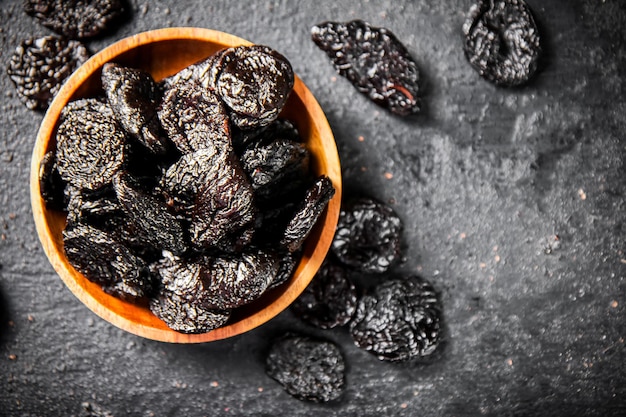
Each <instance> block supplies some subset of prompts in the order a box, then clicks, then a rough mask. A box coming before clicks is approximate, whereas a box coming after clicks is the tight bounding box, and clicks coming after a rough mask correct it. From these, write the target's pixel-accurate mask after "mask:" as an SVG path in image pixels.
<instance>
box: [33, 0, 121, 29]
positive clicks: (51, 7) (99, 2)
mask: <svg viewBox="0 0 626 417" xmlns="http://www.w3.org/2000/svg"><path fill="white" fill-rule="evenodd" d="M124 4H125V3H124V1H122V0H26V1H25V2H24V11H25V12H26V13H27V14H29V15H30V16H33V17H35V18H37V19H38V20H39V22H40V23H41V24H42V25H44V26H45V27H47V28H49V29H52V30H53V31H55V32H57V33H59V34H61V35H64V36H66V37H68V38H70V39H77V38H90V37H94V36H97V35H99V34H100V33H103V32H104V31H105V30H108V29H110V28H112V27H113V25H114V24H116V23H117V22H119V21H121V19H122V18H123V16H124V13H125V10H124Z"/></svg>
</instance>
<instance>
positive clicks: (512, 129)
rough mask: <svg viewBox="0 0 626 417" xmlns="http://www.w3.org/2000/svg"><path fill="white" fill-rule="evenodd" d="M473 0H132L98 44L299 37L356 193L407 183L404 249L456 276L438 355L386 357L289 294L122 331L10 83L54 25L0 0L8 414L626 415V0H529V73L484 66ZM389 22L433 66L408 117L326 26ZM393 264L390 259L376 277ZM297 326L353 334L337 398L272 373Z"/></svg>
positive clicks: (396, 198) (1, 360) (399, 204)
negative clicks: (233, 313) (164, 34)
mask: <svg viewBox="0 0 626 417" xmlns="http://www.w3.org/2000/svg"><path fill="white" fill-rule="evenodd" d="M470 4H471V1H470V0H441V1H435V2H432V1H428V2H427V1H423V0H411V1H408V0H407V1H399V0H394V1H360V2H336V1H333V0H317V1H315V2H304V1H300V2H295V1H247V2H233V1H211V2H204V1H200V0H198V1H185V2H179V1H170V0H168V1H155V2H147V1H142V0H137V1H132V2H131V6H132V9H133V12H134V13H133V16H132V18H131V19H130V20H128V21H127V22H125V23H124V24H123V25H122V26H121V27H119V28H118V29H117V30H116V31H114V32H113V33H110V34H108V35H107V36H106V37H104V38H101V39H98V40H95V41H92V42H90V43H89V46H90V48H91V49H92V51H97V50H99V49H101V48H102V47H104V46H106V45H108V44H110V43H112V42H114V41H116V40H118V39H121V38H123V37H125V36H128V35H131V34H133V33H137V32H140V31H144V30H148V29H154V28H160V27H168V26H200V27H206V28H212V29H217V30H222V31H226V32H230V33H233V34H235V35H238V36H241V37H243V38H246V39H249V40H252V41H254V42H256V43H263V44H267V45H269V46H272V47H274V48H276V49H277V50H279V51H280V52H282V53H283V54H284V55H286V56H287V57H288V58H289V60H290V61H291V62H292V64H293V66H294V69H295V71H296V72H297V73H298V74H299V76H300V77H301V78H302V79H303V81H304V82H305V83H306V84H307V86H308V87H309V88H310V89H311V90H312V92H313V94H314V95H315V96H316V97H317V99H318V100H319V102H320V104H321V106H322V107H323V109H324V111H325V112H326V114H327V116H328V119H329V122H330V124H331V127H332V128H333V131H334V132H335V135H336V140H337V144H338V148H339V153H340V157H341V160H342V165H343V175H344V189H345V190H346V194H347V195H351V194H358V193H367V194H368V195H371V196H374V197H376V198H379V199H380V200H383V201H387V202H390V203H391V204H392V205H393V207H394V209H395V210H396V211H397V212H398V214H399V215H400V216H401V217H402V219H403V221H404V222H405V226H406V228H405V233H404V239H405V246H406V255H405V262H404V263H403V264H402V265H399V266H397V267H396V268H395V269H394V271H393V274H405V273H419V274H421V275H422V276H423V277H425V278H426V279H428V280H430V281H431V282H432V283H433V285H434V286H435V287H436V288H437V289H438V290H439V291H440V295H441V300H442V303H443V306H444V315H445V343H444V344H443V345H442V346H441V348H440V349H439V351H438V352H437V354H436V355H435V357H433V358H432V360H430V361H428V362H427V363H420V362H409V363H404V364H390V363H385V362H380V361H379V360H377V359H376V358H375V357H373V356H372V355H370V354H368V353H367V352H364V351H361V350H359V349H358V348H357V347H356V346H354V345H353V344H352V342H351V340H350V337H349V335H348V333H347V331H346V330H345V329H340V330H334V331H318V330H314V329H312V328H309V327H307V326H305V325H304V324H302V323H300V322H299V321H298V320H296V319H295V318H294V317H293V316H292V315H291V313H290V312H289V311H286V312H284V313H282V314H281V315H279V316H278V317H277V318H275V319H274V320H272V321H270V322H269V323H267V324H265V325H263V326H261V327H260V328H257V329H255V330H254V331H252V332H250V333H248V334H245V335H240V336H237V337H234V338H231V339H227V340H223V341H220V342H215V343H210V344H204V345H192V346H184V345H170V344H165V343H159V342H153V341H150V340H145V339H141V338H139V337H136V336H133V335H131V334H128V333H125V332H123V331H121V330H119V329H117V328H115V327H113V326H111V325H109V324H108V323H106V322H104V321H103V320H101V319H100V318H99V317H97V316H95V315H94V314H93V313H92V312H91V311H89V310H88V309H87V308H86V307H84V306H83V305H82V304H81V303H80V302H79V301H78V300H77V299H76V298H75V297H74V296H73V295H72V294H71V293H70V291H69V290H68V289H67V288H65V286H64V284H63V283H62V281H61V280H60V279H59V278H58V277H57V276H56V274H55V272H54V271H53V269H52V267H51V266H50V265H49V263H48V261H47V259H46V257H45V255H44V253H43V250H42V249H41V247H40V245H39V242H38V239H37V236H36V233H35V227H34V223H33V220H32V214H31V209H30V203H29V195H28V192H29V189H28V176H29V164H30V153H31V150H32V146H33V143H34V138H35V135H36V133H37V129H38V126H39V123H40V122H41V119H42V114H41V113H36V112H33V111H30V110H27V109H26V107H25V106H24V105H23V104H21V102H20V101H19V99H18V98H17V97H16V95H15V93H14V88H13V85H12V84H11V81H10V80H9V78H8V77H7V75H6V65H7V62H8V60H9V59H10V56H11V54H12V53H13V51H14V50H15V47H16V46H17V45H18V44H19V42H20V41H21V40H22V39H23V38H25V37H28V36H41V35H44V34H48V33H50V32H49V31H48V30H47V29H45V28H43V27H42V26H39V25H38V24H37V23H36V22H35V21H34V20H33V19H32V18H30V17H28V16H26V15H25V14H24V13H23V11H22V8H21V2H18V1H8V0H4V1H3V2H2V3H0V63H1V64H0V91H1V94H2V100H1V106H2V109H1V111H0V264H1V267H0V334H1V339H0V415H6V416H53V415H54V416H60V415H64V416H71V415H74V416H88V415H97V416H105V415H106V416H110V415H112V416H116V417H119V416H127V415H133V416H152V415H156V416H180V415H186V416H215V415H233V416H253V415H254V416H277V415H284V416H317V415H327V416H381V415H384V416H476V415H488V416H503V415H504V416H544V415H545V416H572V415H577V416H578V415H586V416H618V415H626V350H625V342H624V338H625V337H626V317H625V311H626V253H625V252H626V243H625V235H626V206H625V198H626V197H625V193H626V183H625V178H626V177H625V174H626V167H625V164H624V160H625V150H626V149H625V147H626V137H625V135H626V133H625V132H626V95H625V93H626V46H625V45H626V5H625V3H624V2H623V1H622V0H576V1H567V0H549V1H548V0H546V1H539V0H534V1H529V4H530V5H531V6H532V8H533V10H534V12H535V16H536V17H537V20H538V22H539V24H540V29H541V33H542V36H543V40H544V47H545V49H546V51H545V55H544V60H543V62H542V68H541V71H540V72H539V73H538V74H537V76H536V78H535V79H534V80H533V81H532V82H531V83H530V84H528V85H527V86H525V87H522V88H516V89H508V90H507V89H500V88H496V87H494V86H493V85H490V84H489V83H487V82H486V81H484V80H482V79H481V78H480V77H479V76H478V75H477V74H476V73H475V72H474V71H472V70H471V69H470V67H469V65H468V64H467V62H466V60H465V58H464V56H463V53H462V49H461V38H460V36H461V34H460V30H461V25H462V22H463V19H464V14H465V12H466V11H467V10H468V9H469V6H470ZM354 18H361V19H364V20H367V21H369V22H370V23H372V24H374V25H377V26H385V27H387V28H389V29H390V30H392V31H393V32H394V33H395V34H396V36H397V37H398V38H399V39H400V40H402V41H403V43H405V45H406V46H407V48H408V49H409V51H410V52H411V53H412V54H413V56H414V57H415V58H416V60H417V61H418V63H419V65H420V66H421V68H422V70H423V78H424V103H425V106H424V107H425V109H424V112H423V113H422V114H421V115H419V116H417V117H414V118H412V119H400V118H397V117H393V116H391V115H390V114H388V113H386V112H385V111H384V110H382V109H380V108H378V107H376V106H375V105H373V104H371V103H369V102H367V101H366V99H365V98H364V97H363V96H361V95H359V94H358V93H357V92H356V91H355V90H354V89H353V88H352V86H351V85H350V84H348V83H347V82H346V81H345V80H344V79H342V78H341V77H338V76H337V75H336V74H335V72H334V70H333V69H332V67H331V65H330V63H329V62H328V60H327V58H326V57H325V55H324V54H323V53H321V51H319V50H317V49H316V47H315V46H314V44H313V43H312V42H311V40H310V36H309V30H310V27H311V26H312V25H314V24H316V23H319V22H322V21H325V20H338V21H341V20H351V19H354ZM378 279H384V277H380V278H378ZM292 329H299V330H301V331H303V332H307V333H311V334H317V335H321V336H323V337H326V338H329V339H331V340H334V341H336V342H337V343H339V344H340V346H341V347H342V350H343V352H344V354H345V357H346V361H347V365H348V371H347V390H346V392H345V395H344V396H343V398H342V399H341V401H339V402H336V403H333V404H327V405H318V404H308V403H304V402H301V401H298V400H296V399H294V398H292V397H291V396H289V395H288V394H287V393H286V392H284V391H283V389H282V388H281V387H280V386H279V385H278V384H277V383H276V382H275V381H273V380H271V379H270V378H269V377H267V376H266V375H265V373H264V369H263V368H264V364H263V361H264V355H265V352H266V350H267V348H268V345H269V342H270V340H271V338H272V337H274V336H275V335H277V334H280V333H282V332H283V331H286V330H292Z"/></svg>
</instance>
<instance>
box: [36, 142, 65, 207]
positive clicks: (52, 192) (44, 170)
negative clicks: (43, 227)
mask: <svg viewBox="0 0 626 417" xmlns="http://www.w3.org/2000/svg"><path fill="white" fill-rule="evenodd" d="M39 189H40V190H41V197H42V198H43V201H44V203H45V205H46V208H48V209H53V210H59V211H60V210H64V209H65V206H66V204H65V194H64V191H65V181H63V179H62V178H61V175H59V172H58V171H57V168H56V153H55V151H48V152H46V153H45V155H44V156H43V158H42V159H41V162H40V163H39Z"/></svg>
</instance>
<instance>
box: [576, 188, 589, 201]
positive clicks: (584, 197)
mask: <svg viewBox="0 0 626 417" xmlns="http://www.w3.org/2000/svg"><path fill="white" fill-rule="evenodd" d="M578 196H579V197H580V199H581V200H586V199H587V194H586V193H585V191H584V190H583V189H582V188H579V189H578Z"/></svg>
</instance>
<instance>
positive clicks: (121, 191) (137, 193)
mask: <svg viewBox="0 0 626 417" xmlns="http://www.w3.org/2000/svg"><path fill="white" fill-rule="evenodd" d="M113 188H114V190H115V194H116V196H117V200H118V201H119V202H120V204H121V206H122V209H123V210H124V212H125V213H126V215H127V216H128V218H129V220H130V221H131V222H132V223H133V225H134V226H135V227H136V228H137V229H139V230H141V231H142V236H143V237H145V238H146V240H147V241H146V245H149V246H153V247H156V248H160V249H165V250H168V251H170V252H173V253H175V254H179V253H182V252H184V251H185V250H186V249H187V244H186V240H185V235H184V230H183V226H182V224H181V223H180V221H179V220H178V219H177V218H176V217H175V216H174V215H173V214H171V213H170V211H169V208H168V206H167V205H166V204H165V202H163V201H161V200H159V199H158V198H156V197H155V196H152V195H150V194H149V193H147V192H145V191H142V190H141V189H140V187H139V185H138V184H137V182H136V181H135V180H134V179H132V178H130V176H129V175H128V174H127V173H125V172H124V171H121V172H119V173H118V174H117V175H116V176H115V178H114V179H113Z"/></svg>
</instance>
